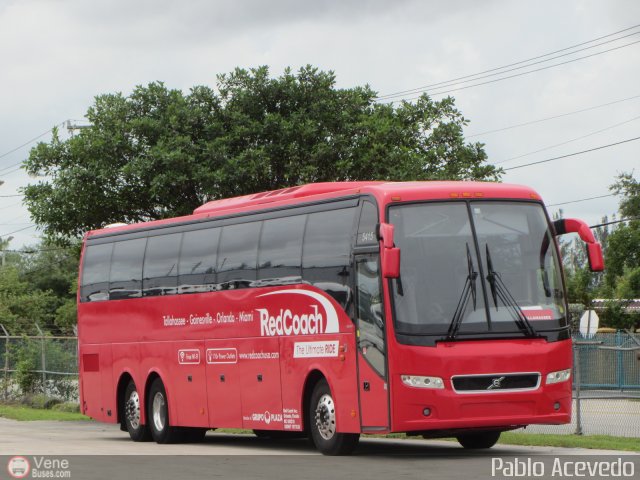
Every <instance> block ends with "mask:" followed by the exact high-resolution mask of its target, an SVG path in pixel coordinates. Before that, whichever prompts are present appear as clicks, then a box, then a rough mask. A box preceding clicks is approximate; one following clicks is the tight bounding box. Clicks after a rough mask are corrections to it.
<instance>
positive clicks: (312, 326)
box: [257, 305, 325, 337]
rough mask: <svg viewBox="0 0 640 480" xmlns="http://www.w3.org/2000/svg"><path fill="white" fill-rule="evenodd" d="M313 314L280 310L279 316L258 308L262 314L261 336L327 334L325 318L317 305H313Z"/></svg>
mask: <svg viewBox="0 0 640 480" xmlns="http://www.w3.org/2000/svg"><path fill="white" fill-rule="evenodd" d="M311 309H312V310H313V312H311V313H304V314H302V315H296V314H294V313H292V312H291V310H289V309H288V308H287V309H280V312H279V313H278V315H271V313H270V312H269V310H268V309H266V308H258V309H257V311H258V313H259V314H260V335H262V336H263V337H273V336H276V335H279V336H283V335H313V334H316V333H325V325H324V318H323V316H322V314H321V313H320V312H319V311H318V307H317V305H312V306H311Z"/></svg>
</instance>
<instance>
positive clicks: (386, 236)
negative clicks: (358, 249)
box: [378, 223, 400, 278]
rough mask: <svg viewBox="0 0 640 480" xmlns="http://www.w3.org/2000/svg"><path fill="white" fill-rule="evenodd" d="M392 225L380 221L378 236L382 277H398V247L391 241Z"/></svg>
mask: <svg viewBox="0 0 640 480" xmlns="http://www.w3.org/2000/svg"><path fill="white" fill-rule="evenodd" d="M393 234H394V226H393V225H391V224H390V223H381V224H380V226H379V227H378V236H379V237H380V240H382V252H381V257H382V276H383V277H384V278H398V277H399V276H400V249H399V248H397V247H396V246H395V245H394V243H393Z"/></svg>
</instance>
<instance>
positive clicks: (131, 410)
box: [122, 380, 151, 442]
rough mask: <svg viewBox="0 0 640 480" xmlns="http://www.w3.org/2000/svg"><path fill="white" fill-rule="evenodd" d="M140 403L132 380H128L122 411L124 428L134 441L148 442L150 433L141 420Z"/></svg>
mask: <svg viewBox="0 0 640 480" xmlns="http://www.w3.org/2000/svg"><path fill="white" fill-rule="evenodd" d="M141 411H142V405H141V400H140V394H139V393H138V390H137V389H136V384H135V383H134V382H133V380H129V383H128V384H127V388H126V389H125V391H124V401H123V412H122V415H123V417H124V426H125V430H126V431H127V432H129V436H130V437H131V440H133V441H134V442H148V441H149V440H151V434H150V433H149V429H148V428H147V426H146V425H143V424H142V421H141Z"/></svg>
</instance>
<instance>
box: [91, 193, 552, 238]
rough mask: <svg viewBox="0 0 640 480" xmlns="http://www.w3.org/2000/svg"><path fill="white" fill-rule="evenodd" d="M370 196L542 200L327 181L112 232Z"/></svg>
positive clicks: (220, 203) (394, 199)
mask: <svg viewBox="0 0 640 480" xmlns="http://www.w3.org/2000/svg"><path fill="white" fill-rule="evenodd" d="M359 194H370V195H373V196H375V197H376V198H377V199H378V201H379V202H381V203H383V204H386V203H389V202H411V201H418V200H439V199H440V200H450V199H466V198H469V199H471V198H473V199H480V198H488V199H501V198H504V199H521V200H541V198H540V195H538V193H536V192H535V191H534V190H533V189H531V188H529V187H526V186H522V185H514V184H506V183H497V182H468V181H417V182H385V181H369V182H324V183H310V184H306V185H300V186H294V187H289V188H283V189H279V190H271V191H267V192H260V193H253V194H250V195H243V196H240V197H232V198H224V199H220V200H213V201H211V202H207V203H205V204H204V205H202V206H200V207H198V208H196V209H195V210H194V211H193V215H187V216H183V217H176V218H169V219H164V220H155V221H151V222H144V223H136V224H130V225H126V226H119V225H118V226H115V225H114V226H112V227H110V228H109V232H110V233H115V232H120V231H127V230H137V229H139V228H141V227H151V226H160V225H167V224H170V223H174V222H180V221H187V220H199V219H202V220H205V219H207V218H211V217H218V216H227V215H233V214H238V213H247V212H251V211H260V210H266V209H271V208H278V207H284V206H290V205H295V204H297V203H308V202H314V201H322V200H331V199H332V198H340V197H346V196H350V195H359ZM100 233H104V229H100V230H92V231H90V232H88V233H87V236H88V237H90V236H93V235H99V234H100Z"/></svg>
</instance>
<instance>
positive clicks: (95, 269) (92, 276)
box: [80, 243, 113, 302]
mask: <svg viewBox="0 0 640 480" xmlns="http://www.w3.org/2000/svg"><path fill="white" fill-rule="evenodd" d="M112 250H113V244H112V243H105V244H102V245H92V246H89V247H87V249H86V250H85V252H84V263H83V270H82V288H81V292H80V297H81V300H82V301H83V302H95V301H98V300H108V299H109V267H110V266H111V251H112Z"/></svg>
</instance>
